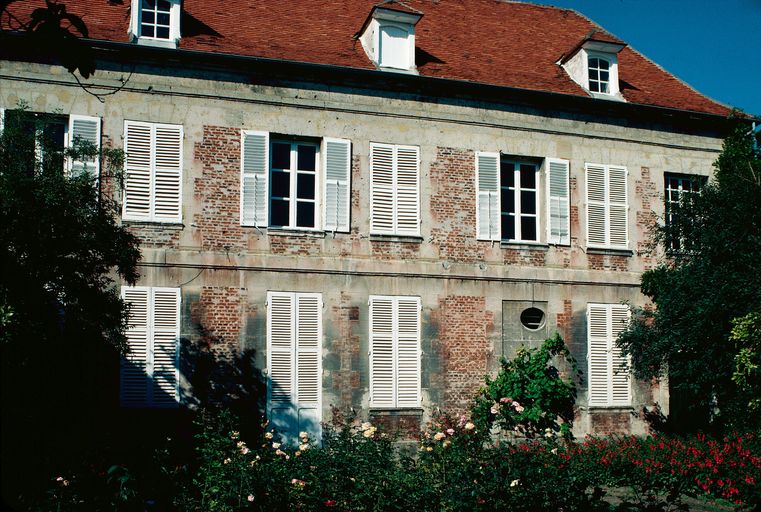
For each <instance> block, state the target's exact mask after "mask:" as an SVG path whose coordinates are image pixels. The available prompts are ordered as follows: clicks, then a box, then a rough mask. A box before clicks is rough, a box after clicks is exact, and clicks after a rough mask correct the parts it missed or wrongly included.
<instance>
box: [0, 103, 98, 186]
mask: <svg viewBox="0 0 761 512" xmlns="http://www.w3.org/2000/svg"><path fill="white" fill-rule="evenodd" d="M6 116H11V117H13V119H12V120H9V121H10V123H9V125H10V124H15V125H17V126H16V128H17V129H20V130H21V131H22V133H26V134H27V135H29V141H30V144H34V157H35V158H34V159H35V160H36V161H37V163H47V162H46V160H48V159H49V158H61V157H62V155H63V153H62V150H63V149H65V148H74V147H75V146H77V145H78V144H79V143H80V142H88V143H90V144H92V145H93V146H95V148H96V149H97V150H100V139H101V133H100V130H101V119H100V117H95V116H86V115H80V114H69V115H66V114H48V113H41V112H27V111H24V110H7V111H4V110H3V109H0V131H1V130H2V127H3V125H4V123H5V117H6ZM51 150H52V151H51ZM61 161H62V167H63V169H64V170H65V171H66V172H69V173H74V172H79V171H84V170H87V172H88V173H90V174H92V175H94V176H98V173H99V171H100V159H99V158H97V157H93V158H80V159H73V158H70V157H67V158H65V159H62V160H61Z"/></svg>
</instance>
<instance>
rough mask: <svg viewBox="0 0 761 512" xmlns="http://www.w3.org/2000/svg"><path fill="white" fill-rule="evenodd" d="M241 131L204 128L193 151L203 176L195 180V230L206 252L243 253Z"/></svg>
mask: <svg viewBox="0 0 761 512" xmlns="http://www.w3.org/2000/svg"><path fill="white" fill-rule="evenodd" d="M240 138H241V134H240V130H239V129H237V128H225V127H222V126H204V127H203V138H202V139H201V141H200V142H196V144H195V147H194V148H193V155H194V160H195V161H196V162H199V163H200V165H201V175H200V176H198V177H196V178H195V179H194V180H193V195H194V199H195V202H196V208H195V213H194V215H193V226H194V227H195V229H196V230H197V231H196V233H197V234H198V235H200V243H201V247H202V248H203V249H204V250H221V251H231V250H232V251H240V250H241V249H243V248H245V247H246V239H245V234H244V232H243V229H242V228H241V226H240Z"/></svg>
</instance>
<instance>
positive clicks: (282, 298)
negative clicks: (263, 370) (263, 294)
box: [267, 292, 296, 432]
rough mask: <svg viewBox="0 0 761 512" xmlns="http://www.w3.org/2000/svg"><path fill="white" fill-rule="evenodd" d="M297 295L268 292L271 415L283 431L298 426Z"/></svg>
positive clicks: (269, 414)
mask: <svg viewBox="0 0 761 512" xmlns="http://www.w3.org/2000/svg"><path fill="white" fill-rule="evenodd" d="M295 302H296V297H295V296H294V294H292V293H277V292H270V293H269V294H268V295H267V305H268V308H267V334H268V336H267V375H268V385H267V417H268V418H269V420H270V422H271V423H272V425H273V426H274V427H275V428H277V429H278V430H279V431H281V432H292V431H293V430H294V429H295V428H296V411H295V410H294V402H293V395H294V391H295V383H294V377H295V371H294V370H295V368H294V358H293V355H294V351H295V341H296V340H295V339H294V338H295V334H296V332H295V325H296V311H295V306H296V304H295Z"/></svg>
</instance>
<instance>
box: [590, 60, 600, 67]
mask: <svg viewBox="0 0 761 512" xmlns="http://www.w3.org/2000/svg"><path fill="white" fill-rule="evenodd" d="M589 67H590V68H597V67H600V64H599V61H598V59H595V58H591V59H589Z"/></svg>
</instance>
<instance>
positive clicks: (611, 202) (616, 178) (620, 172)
mask: <svg viewBox="0 0 761 512" xmlns="http://www.w3.org/2000/svg"><path fill="white" fill-rule="evenodd" d="M626 175H627V172H626V168H625V167H613V166H610V167H608V208H609V214H608V219H609V220H608V225H609V230H610V235H609V243H610V246H611V247H617V248H620V249H626V248H627V247H628V245H629V239H628V222H627V216H628V215H627V214H628V210H629V206H628V202H627V193H626Z"/></svg>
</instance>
